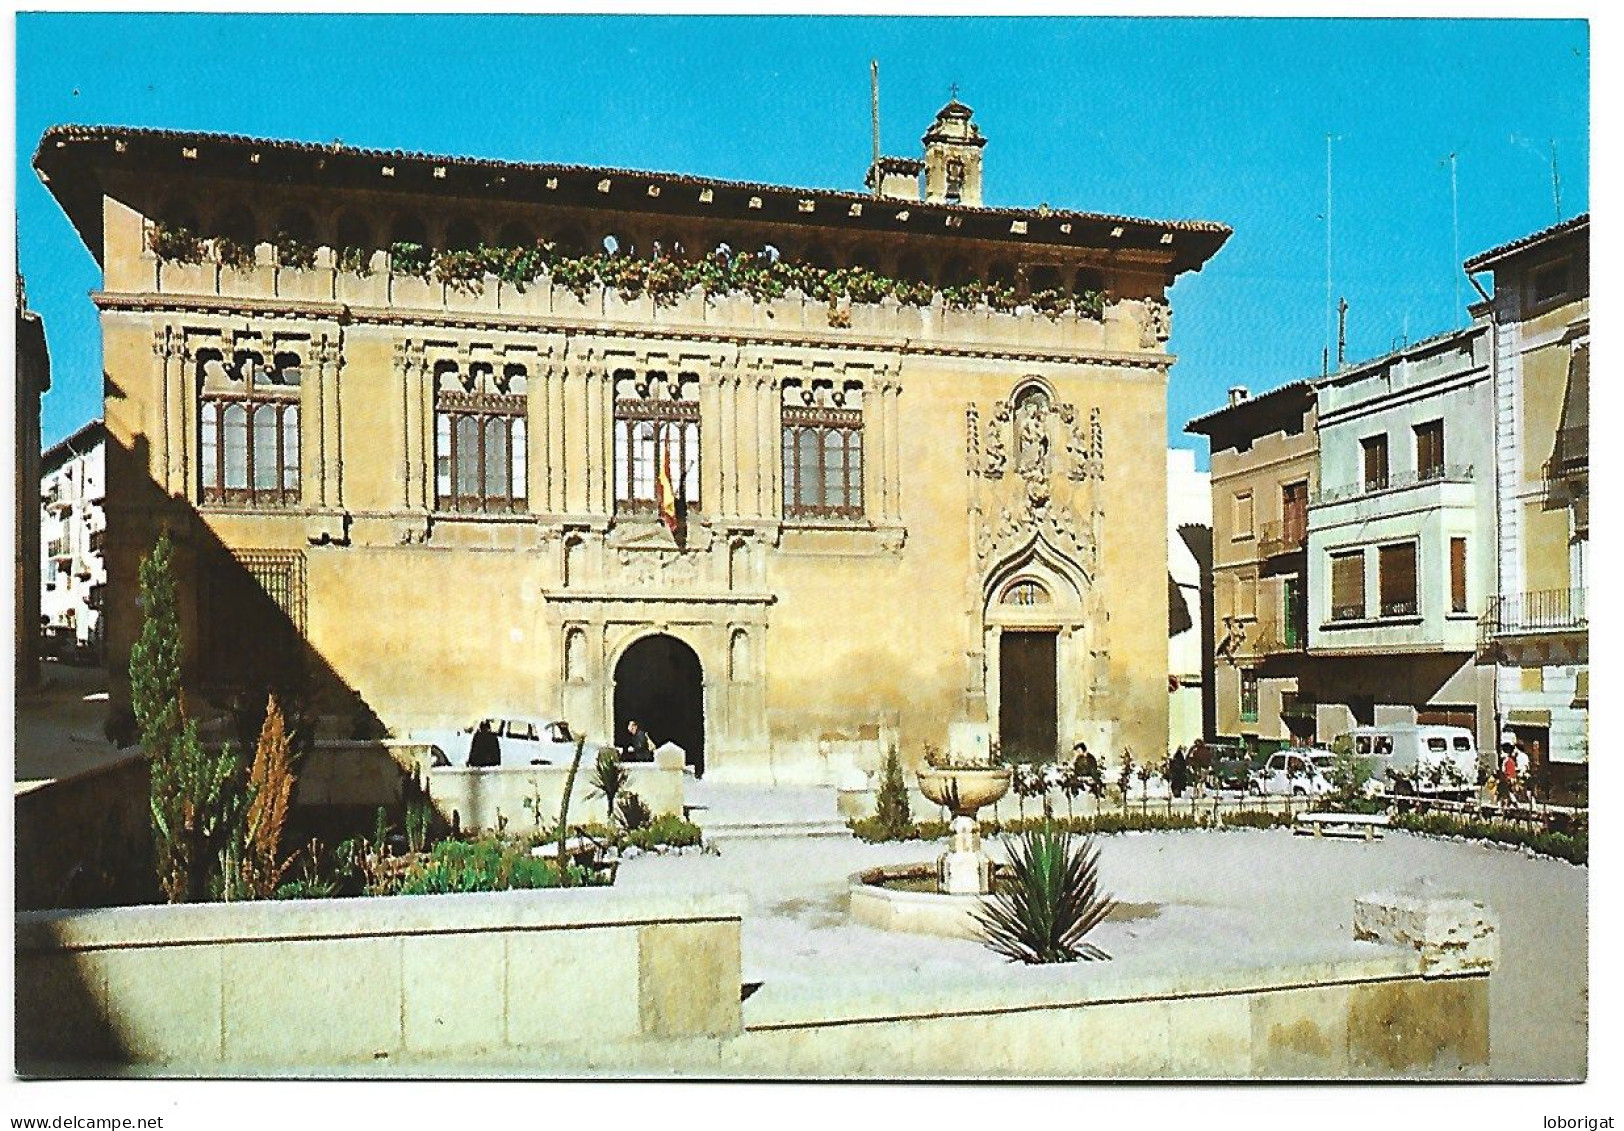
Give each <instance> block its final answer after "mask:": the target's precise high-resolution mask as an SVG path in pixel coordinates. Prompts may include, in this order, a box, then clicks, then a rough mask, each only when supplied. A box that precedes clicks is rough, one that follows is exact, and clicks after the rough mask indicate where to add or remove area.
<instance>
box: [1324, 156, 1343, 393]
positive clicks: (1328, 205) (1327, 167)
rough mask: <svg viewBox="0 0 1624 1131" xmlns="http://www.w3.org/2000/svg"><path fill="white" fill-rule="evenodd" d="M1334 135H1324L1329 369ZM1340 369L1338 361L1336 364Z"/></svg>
mask: <svg viewBox="0 0 1624 1131" xmlns="http://www.w3.org/2000/svg"><path fill="white" fill-rule="evenodd" d="M1335 136H1336V135H1334V134H1326V135H1325V353H1324V355H1323V356H1324V368H1325V369H1326V371H1327V372H1329V370H1330V368H1331V294H1332V291H1331V141H1332V139H1333V138H1334V137H1335ZM1337 366H1338V368H1340V367H1341V361H1340V359H1339V360H1338V362H1337Z"/></svg>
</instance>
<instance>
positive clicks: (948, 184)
mask: <svg viewBox="0 0 1624 1131" xmlns="http://www.w3.org/2000/svg"><path fill="white" fill-rule="evenodd" d="M973 113H974V111H972V110H971V109H970V108H969V107H968V106H966V105H965V104H964V103H962V102H960V101H959V99H958V88H957V87H955V88H954V90H953V97H952V98H950V99H949V100H948V103H947V105H946V106H943V107H942V108H941V109H940V110H939V111H937V113H936V121H934V122H932V123H931V127H930V129H928V130H926V131H925V137H924V142H925V200H926V201H927V202H929V203H932V204H968V205H970V206H972V207H977V208H979V207H980V206H981V150H982V147H983V146H985V145H986V144H987V139H986V138H984V137H982V136H981V131H980V130H979V129H978V128H976V124H975V123H974V122H973V121H971V120H970V119H971V115H972V114H973Z"/></svg>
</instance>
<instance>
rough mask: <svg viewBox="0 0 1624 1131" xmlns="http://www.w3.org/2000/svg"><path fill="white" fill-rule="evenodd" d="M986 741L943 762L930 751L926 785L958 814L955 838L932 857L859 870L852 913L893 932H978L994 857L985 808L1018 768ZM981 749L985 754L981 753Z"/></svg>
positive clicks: (922, 780)
mask: <svg viewBox="0 0 1624 1131" xmlns="http://www.w3.org/2000/svg"><path fill="white" fill-rule="evenodd" d="M986 751H987V744H986V743H982V744H980V750H979V751H976V752H975V753H973V754H971V755H970V756H968V757H967V756H965V755H964V754H958V753H956V754H953V755H949V757H948V759H946V760H942V761H937V760H935V759H931V758H930V756H929V754H928V753H927V761H926V764H925V765H924V766H922V767H920V770H919V791H920V792H921V793H923V794H924V795H925V796H926V797H927V798H929V799H930V800H931V801H934V802H935V803H936V804H938V805H941V806H943V807H944V808H946V809H947V810H948V811H950V812H951V813H952V814H953V822H952V832H953V839H952V842H951V844H950V845H949V846H948V850H947V851H946V852H944V853H942V855H941V856H940V857H938V858H937V861H936V867H935V869H934V875H932V869H931V866H930V865H929V864H925V863H920V864H904V865H901V866H896V867H888V868H873V869H870V870H868V871H866V872H861V873H859V874H858V875H856V876H853V877H852V882H851V914H852V918H853V919H854V920H856V921H857V922H859V923H866V924H868V925H869V926H872V927H880V928H883V929H885V930H892V931H915V932H920V933H924V934H934V935H954V936H959V937H963V938H973V937H975V936H976V934H977V931H976V919H975V912H976V909H977V908H979V907H980V906H981V902H982V900H981V897H982V896H984V895H986V894H987V893H988V892H990V891H992V885H993V864H992V861H991V860H990V859H988V858H987V854H986V852H985V851H983V849H982V847H981V825H980V823H979V822H978V821H977V820H976V813H977V811H978V810H980V809H982V808H984V807H986V806H988V805H991V804H993V803H994V802H995V801H997V800H998V799H999V798H1001V797H1003V796H1004V794H1006V793H1008V792H1009V784H1010V776H1011V771H1010V768H1009V767H1008V766H999V765H996V764H994V762H993V760H992V758H991V757H990V755H989V754H988V753H987V752H986ZM976 754H979V757H977V756H976Z"/></svg>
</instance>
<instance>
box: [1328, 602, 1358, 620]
mask: <svg viewBox="0 0 1624 1131" xmlns="http://www.w3.org/2000/svg"><path fill="white" fill-rule="evenodd" d="M1364 618H1365V606H1364V604H1363V603H1362V602H1361V603H1360V604H1357V605H1332V606H1331V619H1332V620H1363V619H1364Z"/></svg>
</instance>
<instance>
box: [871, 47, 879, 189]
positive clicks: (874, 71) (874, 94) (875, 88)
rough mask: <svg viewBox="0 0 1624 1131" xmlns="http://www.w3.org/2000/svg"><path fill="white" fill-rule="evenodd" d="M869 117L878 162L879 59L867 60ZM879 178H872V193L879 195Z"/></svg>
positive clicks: (876, 162) (875, 158)
mask: <svg viewBox="0 0 1624 1131" xmlns="http://www.w3.org/2000/svg"><path fill="white" fill-rule="evenodd" d="M868 92H869V119H870V121H871V122H872V123H873V126H874V164H875V165H879V163H880V61H879V60H878V59H870V60H869V61H868ZM879 191H880V182H879V178H878V177H876V178H875V179H874V193H875V195H876V196H877V195H879Z"/></svg>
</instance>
